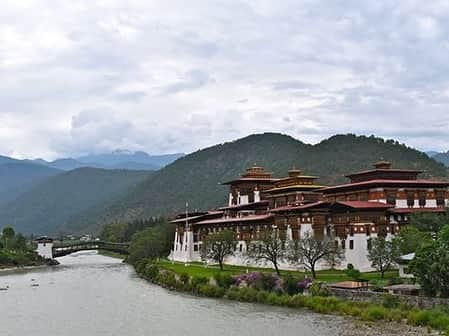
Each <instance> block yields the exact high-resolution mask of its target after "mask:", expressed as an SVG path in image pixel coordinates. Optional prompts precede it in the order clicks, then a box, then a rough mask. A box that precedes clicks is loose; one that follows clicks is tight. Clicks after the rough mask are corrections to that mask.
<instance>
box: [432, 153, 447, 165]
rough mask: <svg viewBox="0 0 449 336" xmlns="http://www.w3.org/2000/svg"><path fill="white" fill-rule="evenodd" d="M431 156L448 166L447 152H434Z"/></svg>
mask: <svg viewBox="0 0 449 336" xmlns="http://www.w3.org/2000/svg"><path fill="white" fill-rule="evenodd" d="M432 158H433V159H434V160H436V161H438V162H441V163H443V164H444V165H446V166H447V167H449V152H446V153H438V154H435V155H433V156H432Z"/></svg>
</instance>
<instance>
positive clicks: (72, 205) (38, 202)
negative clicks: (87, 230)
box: [0, 168, 151, 234]
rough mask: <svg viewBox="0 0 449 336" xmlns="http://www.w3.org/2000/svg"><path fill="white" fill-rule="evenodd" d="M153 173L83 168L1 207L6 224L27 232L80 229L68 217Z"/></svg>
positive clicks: (77, 230)
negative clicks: (70, 223) (71, 224)
mask: <svg viewBox="0 0 449 336" xmlns="http://www.w3.org/2000/svg"><path fill="white" fill-rule="evenodd" d="M150 175H151V172H143V171H126V170H104V169H96V168H80V169H76V170H73V171H70V172H66V173H62V174H59V175H57V176H54V177H50V178H48V179H47V180H45V181H43V182H42V183H40V184H39V185H37V186H35V187H34V188H32V189H31V190H29V191H27V192H25V193H23V194H21V195H20V196H19V197H18V198H17V199H15V200H14V201H13V202H10V203H8V204H6V205H4V206H2V207H1V208H0V218H1V220H2V223H3V224H11V225H14V227H15V228H16V229H17V230H19V231H21V232H23V233H25V234H29V233H34V234H46V233H59V232H61V233H65V232H79V231H81V230H82V228H83V227H84V225H83V223H78V224H77V226H76V227H71V226H70V225H69V219H70V218H71V217H72V216H75V215H77V214H79V213H82V212H84V211H87V210H88V209H90V208H91V207H96V206H101V205H102V204H104V203H107V202H108V200H112V199H114V197H117V196H118V195H119V194H121V193H125V192H127V191H128V189H130V188H132V187H135V186H137V185H138V184H139V183H140V182H142V181H143V180H145V179H146V178H148V177H149V176H150Z"/></svg>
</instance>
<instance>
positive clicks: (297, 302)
mask: <svg viewBox="0 0 449 336" xmlns="http://www.w3.org/2000/svg"><path fill="white" fill-rule="evenodd" d="M306 299H307V297H305V296H304V295H301V294H296V295H294V296H292V297H291V299H290V305H291V307H295V308H302V307H305V306H306Z"/></svg>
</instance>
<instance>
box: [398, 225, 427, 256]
mask: <svg viewBox="0 0 449 336" xmlns="http://www.w3.org/2000/svg"><path fill="white" fill-rule="evenodd" d="M431 240H432V237H431V235H430V233H429V232H423V231H420V230H419V229H418V228H417V227H415V226H411V225H408V226H405V227H403V228H401V231H399V234H398V235H397V236H396V237H394V241H395V243H396V244H397V246H398V248H399V251H400V253H401V254H409V253H413V252H416V251H418V249H419V248H420V247H421V246H423V245H425V244H426V243H428V242H430V241H431Z"/></svg>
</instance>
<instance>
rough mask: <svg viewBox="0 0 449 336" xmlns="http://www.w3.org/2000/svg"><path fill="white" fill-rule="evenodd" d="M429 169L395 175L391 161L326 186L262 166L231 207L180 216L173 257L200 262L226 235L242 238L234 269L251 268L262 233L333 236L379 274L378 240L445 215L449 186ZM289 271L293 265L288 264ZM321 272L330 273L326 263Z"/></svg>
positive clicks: (235, 191)
mask: <svg viewBox="0 0 449 336" xmlns="http://www.w3.org/2000/svg"><path fill="white" fill-rule="evenodd" d="M421 173H422V171H419V170H412V169H393V168H392V166H391V164H390V163H389V162H385V161H382V162H378V163H376V164H374V168H373V169H370V170H366V171H362V172H357V173H353V174H350V175H347V177H348V178H349V180H350V181H349V183H347V184H342V185H337V186H330V187H324V186H321V185H319V184H317V183H316V180H317V177H315V176H307V175H303V174H302V172H301V171H300V170H298V169H292V170H290V171H289V172H288V176H287V177H285V178H281V179H279V178H273V177H272V175H271V174H270V173H267V172H265V170H264V168H262V167H257V166H254V167H251V168H248V169H247V171H246V172H245V173H244V174H243V175H242V176H241V177H240V178H238V179H235V180H232V181H229V182H226V183H224V184H225V185H229V197H228V204H227V206H225V207H222V208H219V209H217V210H213V211H205V212H195V213H188V212H187V213H185V214H182V215H178V216H177V217H176V219H175V220H173V222H174V223H176V224H177V229H176V233H175V237H174V238H175V239H174V245H173V251H172V253H171V258H172V259H173V260H175V261H181V262H190V261H200V260H201V256H200V249H201V244H202V241H203V239H204V237H205V236H206V235H208V234H212V233H214V232H218V231H221V230H224V229H227V230H232V231H234V232H235V238H236V240H237V241H238V244H237V251H236V253H235V256H233V257H230V258H228V260H226V263H229V264H240V265H247V262H248V260H247V259H246V258H244V257H243V256H244V253H245V250H246V242H248V241H252V240H257V239H258V237H259V236H260V234H261V233H262V232H266V231H272V230H283V231H284V232H285V234H286V237H287V239H292V240H295V239H299V238H300V237H301V236H303V235H304V234H305V233H306V232H308V233H310V234H312V235H314V236H315V237H317V238H322V237H324V236H326V235H330V233H331V232H332V233H333V236H334V237H335V241H336V244H338V245H339V246H341V248H342V249H343V250H344V255H345V260H344V261H343V263H342V264H341V265H340V267H341V268H346V266H347V265H348V264H352V265H354V267H356V268H358V269H360V270H361V271H370V270H372V268H371V265H370V262H369V260H368V258H367V254H368V249H369V247H370V240H371V239H372V238H375V237H385V238H386V239H391V238H392V237H393V236H394V235H395V234H397V233H398V232H399V230H400V229H401V227H403V226H404V225H408V223H409V218H410V215H411V214H413V213H423V212H424V213H445V211H446V208H447V207H448V206H449V200H448V199H449V181H435V180H425V179H420V178H419V175H420V174H421ZM282 266H283V267H284V268H289V267H291V266H292V265H288V264H284V265H282ZM321 267H324V265H322V266H321Z"/></svg>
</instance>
